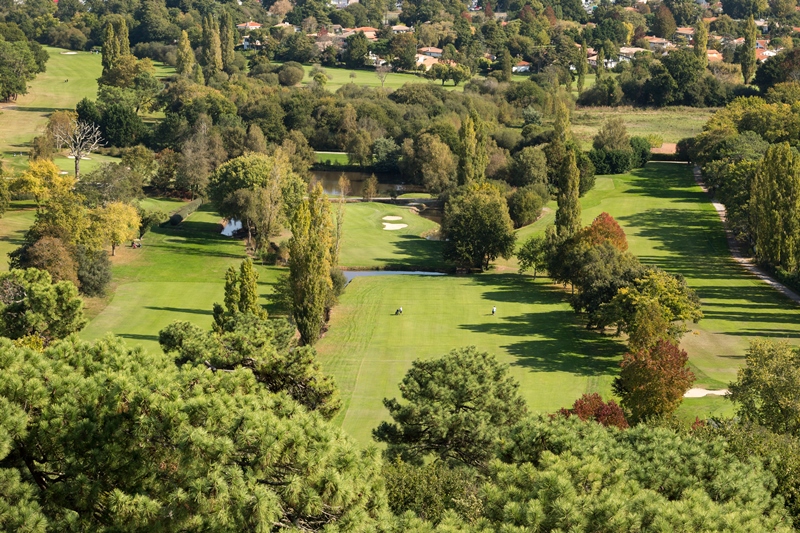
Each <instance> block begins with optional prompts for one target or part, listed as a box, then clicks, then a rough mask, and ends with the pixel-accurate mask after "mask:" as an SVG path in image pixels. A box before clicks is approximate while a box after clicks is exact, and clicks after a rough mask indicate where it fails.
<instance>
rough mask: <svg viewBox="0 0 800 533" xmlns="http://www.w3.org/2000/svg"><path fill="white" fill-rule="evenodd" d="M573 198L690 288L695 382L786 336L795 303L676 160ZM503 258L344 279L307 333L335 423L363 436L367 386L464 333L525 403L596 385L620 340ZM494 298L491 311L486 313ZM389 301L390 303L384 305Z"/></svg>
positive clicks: (381, 414)
mask: <svg viewBox="0 0 800 533" xmlns="http://www.w3.org/2000/svg"><path fill="white" fill-rule="evenodd" d="M582 205H583V219H584V223H585V224H588V223H590V222H591V220H592V219H593V218H594V217H595V216H597V215H598V214H600V213H601V212H603V211H607V212H609V213H611V214H612V215H613V216H614V217H615V218H616V219H617V220H618V221H619V223H620V224H621V225H622V227H623V228H624V229H625V232H626V233H627V235H628V240H629V243H630V250H631V251H632V252H633V253H634V254H636V255H637V256H639V258H640V259H641V260H642V261H644V262H646V263H648V264H653V265H658V266H660V267H662V268H664V269H666V270H668V271H670V272H673V273H680V274H683V275H684V276H685V277H686V278H687V281H688V283H689V285H690V286H692V287H693V288H694V289H695V290H697V292H698V295H699V296H700V298H701V300H702V302H703V310H704V313H705V315H706V318H705V319H703V320H702V321H700V323H698V324H690V325H689V326H690V332H689V333H688V334H687V335H686V337H685V338H684V340H683V344H682V347H683V348H684V349H685V350H686V351H687V352H688V353H689V356H690V366H691V368H692V370H693V371H694V372H695V374H696V376H697V382H696V384H695V386H699V387H706V388H724V387H726V386H727V384H728V383H729V382H730V381H732V380H734V379H735V378H736V371H737V369H738V368H739V366H740V365H741V364H742V362H743V355H744V353H745V351H746V349H747V345H748V342H749V339H751V338H754V337H759V336H769V337H780V338H788V339H791V340H792V341H793V342H797V341H798V339H800V308H798V306H796V305H794V304H792V303H791V302H790V301H788V300H787V299H786V298H784V297H783V296H781V295H780V294H779V293H778V292H776V291H774V290H772V289H771V288H769V287H768V286H767V285H766V284H764V283H763V282H760V281H758V280H756V279H754V278H752V277H751V276H749V275H748V274H747V273H746V272H745V271H743V270H742V269H741V268H740V267H739V266H738V265H737V264H736V263H734V262H733V261H732V260H731V258H730V255H729V253H728V248H727V243H726V241H725V237H724V233H723V231H722V224H721V222H720V221H719V218H718V217H717V214H716V212H715V211H714V209H713V207H712V206H711V204H710V203H709V201H708V198H707V197H706V195H705V194H704V193H703V192H702V190H701V189H700V188H699V187H698V186H697V185H696V184H695V183H694V180H693V178H692V174H691V172H690V170H689V167H687V166H685V165H676V164H669V163H651V164H649V165H648V166H647V168H646V169H642V170H638V171H635V172H633V173H632V174H629V175H622V176H613V177H600V178H598V182H597V187H596V188H595V189H594V190H593V191H591V192H590V193H589V194H587V195H586V197H585V198H583V199H582ZM554 207H555V206H554V205H553V206H551V208H554ZM553 218H554V212H553V211H551V212H549V213H548V214H546V215H545V216H544V217H543V218H542V219H541V220H539V221H538V222H537V223H535V224H533V225H532V226H529V227H527V228H523V229H522V230H520V231H519V232H518V234H519V237H520V240H522V239H524V238H526V237H527V236H529V235H532V234H536V233H541V232H543V231H544V228H545V227H546V226H547V225H549V224H552V223H553ZM513 266H515V262H514V261H513V260H512V261H508V262H502V263H501V265H500V267H501V268H499V269H498V270H497V271H496V272H494V273H489V274H483V275H479V276H473V277H447V278H417V277H414V276H402V277H391V276H387V277H376V278H361V279H356V280H355V281H354V282H353V283H352V285H351V286H349V287H348V289H347V290H346V292H345V294H344V296H343V298H342V301H341V304H340V305H339V306H338V307H337V308H336V309H335V310H334V312H333V315H332V319H331V327H330V330H329V331H328V334H327V336H326V337H325V338H324V339H323V340H322V341H321V342H320V344H319V345H318V349H319V351H320V354H321V357H322V360H323V364H324V366H325V369H326V371H328V372H329V373H331V374H332V375H334V376H335V377H336V379H337V382H338V383H339V386H340V388H341V389H342V394H343V398H344V400H345V406H346V409H345V410H344V412H343V413H342V414H341V415H340V416H339V421H340V422H341V423H342V424H343V426H344V427H345V428H346V429H347V430H348V431H349V432H351V433H353V434H354V435H356V436H357V437H358V438H359V439H361V440H362V442H366V440H367V439H368V438H369V431H370V429H371V428H373V427H375V426H376V425H377V424H378V423H379V422H380V421H381V420H383V419H385V416H386V412H385V410H384V409H383V406H382V404H381V399H382V398H383V397H392V396H396V395H397V394H398V389H397V383H398V382H399V381H400V380H401V379H402V376H403V374H404V373H405V371H406V370H407V368H408V367H409V365H410V363H411V361H412V360H413V359H415V358H417V357H433V356H437V355H441V354H443V353H445V352H447V351H448V350H449V349H451V348H453V347H457V346H464V345H469V344H474V345H476V346H478V347H479V348H481V349H485V350H487V351H490V352H491V353H494V354H495V355H497V356H498V357H499V358H500V359H501V360H504V361H506V362H509V363H510V364H511V365H512V373H513V374H514V375H515V376H516V377H517V378H518V379H519V380H520V382H521V385H522V391H523V394H524V396H525V397H526V399H527V401H528V403H529V406H530V408H531V409H532V410H534V411H552V410H555V409H557V408H559V407H562V406H565V405H569V404H570V403H572V401H573V400H574V399H575V398H577V397H578V396H580V394H582V393H583V392H590V391H599V392H601V393H603V394H604V395H607V394H608V393H609V392H610V382H611V380H612V379H613V376H614V375H615V374H616V372H617V364H618V357H619V356H620V355H621V353H622V352H623V351H624V347H623V345H622V344H621V343H620V342H619V340H617V339H615V338H613V337H610V336H602V335H599V334H596V333H593V332H587V331H586V330H585V329H584V328H582V327H581V326H580V322H579V320H578V319H577V317H576V316H575V315H574V314H573V313H572V311H571V309H570V308H569V306H568V305H567V303H566V301H565V295H566V294H565V292H564V291H562V290H560V289H557V288H554V287H552V286H551V285H549V284H547V283H546V282H545V281H542V280H539V281H537V282H535V283H533V282H531V281H530V278H521V277H519V276H517V275H516V274H510V273H501V272H502V270H503V267H513ZM494 302H497V306H498V311H499V313H498V316H497V317H492V316H491V314H489V313H488V311H489V309H490V308H491V305H493V303H494ZM399 306H403V310H404V314H403V315H402V316H400V317H395V316H393V315H392V312H393V311H394V309H396V308H397V307H399ZM731 407H732V406H731V404H730V403H728V402H727V401H726V400H724V399H722V398H718V397H713V398H698V399H690V400H686V401H685V402H684V405H683V406H682V407H681V409H680V411H679V413H678V415H679V416H680V417H681V418H682V419H684V420H687V421H691V420H694V417H695V416H700V417H701V418H704V417H708V416H726V415H730V414H731V413H732V408H731Z"/></svg>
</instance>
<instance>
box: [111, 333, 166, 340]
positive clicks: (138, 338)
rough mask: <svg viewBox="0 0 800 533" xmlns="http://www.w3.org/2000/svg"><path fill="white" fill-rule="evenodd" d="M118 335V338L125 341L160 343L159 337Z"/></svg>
mask: <svg viewBox="0 0 800 533" xmlns="http://www.w3.org/2000/svg"><path fill="white" fill-rule="evenodd" d="M116 335H117V337H122V338H123V339H131V340H137V341H155V342H158V335H139V334H136V333H117V334H116Z"/></svg>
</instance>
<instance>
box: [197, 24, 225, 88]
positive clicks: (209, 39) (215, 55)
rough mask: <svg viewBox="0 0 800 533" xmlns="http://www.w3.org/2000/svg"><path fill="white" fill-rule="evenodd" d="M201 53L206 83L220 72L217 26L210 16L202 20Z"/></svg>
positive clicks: (219, 45)
mask: <svg viewBox="0 0 800 533" xmlns="http://www.w3.org/2000/svg"><path fill="white" fill-rule="evenodd" d="M202 47H203V52H202V54H201V56H200V58H201V63H202V64H203V72H204V74H205V76H206V81H208V80H209V79H210V78H212V77H213V76H214V74H216V73H217V72H220V71H221V70H222V46H221V44H220V40H219V26H218V25H217V21H216V20H215V19H214V17H212V16H211V15H206V17H205V18H204V19H203V42H202Z"/></svg>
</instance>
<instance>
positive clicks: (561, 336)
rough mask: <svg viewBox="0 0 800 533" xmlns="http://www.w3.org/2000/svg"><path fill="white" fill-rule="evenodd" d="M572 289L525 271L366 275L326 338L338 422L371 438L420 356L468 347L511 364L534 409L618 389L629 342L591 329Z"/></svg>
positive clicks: (324, 355)
mask: <svg viewBox="0 0 800 533" xmlns="http://www.w3.org/2000/svg"><path fill="white" fill-rule="evenodd" d="M564 296H565V295H564V293H563V292H562V291H560V290H558V289H556V288H554V287H552V286H551V285H549V284H547V283H545V282H543V281H541V280H540V281H536V282H534V281H532V280H531V279H530V278H529V277H525V276H519V275H517V274H483V275H480V276H464V277H461V276H458V277H456V276H448V277H423V276H385V277H367V278H356V279H355V280H354V281H353V282H352V283H351V284H350V285H349V286H348V288H347V290H346V291H345V293H344V295H343V296H342V299H341V302H340V304H339V305H338V306H337V307H336V308H334V310H333V315H332V317H331V323H330V329H329V331H328V333H327V335H326V336H325V338H324V339H322V340H321V341H320V342H319V343H318V345H317V349H318V352H319V356H320V361H321V362H322V364H323V367H324V370H325V372H326V373H329V374H331V375H332V376H334V377H335V379H336V382H337V384H338V386H339V388H340V389H341V392H342V398H343V400H344V408H343V410H342V412H341V413H340V415H339V416H338V418H337V421H338V422H340V423H341V424H342V425H343V427H344V429H345V430H346V431H347V432H348V433H350V434H352V435H353V436H355V437H356V438H357V439H358V440H359V441H361V442H362V443H366V442H368V441H369V440H370V431H371V430H372V428H374V427H376V426H377V425H378V424H379V423H380V421H381V420H384V419H386V418H387V417H388V415H387V413H386V410H385V409H384V407H383V404H382V399H383V398H384V397H395V396H399V390H398V388H397V384H398V383H399V381H400V380H401V379H402V377H403V375H404V374H405V372H406V371H407V370H408V368H409V367H410V366H411V362H412V361H413V360H414V359H417V358H423V359H427V358H432V357H438V356H441V355H443V354H445V353H447V352H448V351H450V350H451V349H453V348H456V347H460V346H467V345H474V346H477V347H478V348H479V349H481V350H486V351H488V352H490V353H492V354H495V355H496V356H497V357H498V359H500V360H501V361H503V362H506V363H508V364H510V365H511V373H512V375H513V376H514V377H515V378H516V379H517V380H519V381H520V383H521V385H522V386H521V389H520V390H521V392H522V394H523V396H524V397H525V399H526V400H527V402H528V405H529V407H530V409H531V410H533V411H546V412H549V411H554V410H557V409H558V408H560V407H563V406H567V405H570V404H572V402H573V401H574V400H575V398H577V397H579V396H580V395H581V394H583V393H584V392H590V391H599V392H601V393H602V394H603V395H605V396H608V395H609V394H610V391H611V380H612V379H613V377H614V375H616V373H617V370H618V366H617V365H618V360H619V356H620V354H621V353H622V350H623V346H622V344H621V343H620V342H618V341H617V340H615V339H613V338H611V337H606V336H601V335H597V334H595V333H592V332H589V331H587V330H586V329H585V328H583V327H581V325H580V324H578V322H577V321H576V319H575V316H574V314H573V313H572V310H571V309H570V308H569V306H568V305H567V304H566V302H565V300H564ZM493 305H496V306H497V310H498V312H497V315H495V316H492V314H491V309H492V306H493ZM399 306H402V307H403V314H402V315H400V316H395V315H394V310H395V309H396V308H397V307H399Z"/></svg>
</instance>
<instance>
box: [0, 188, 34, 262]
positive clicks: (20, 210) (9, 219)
mask: <svg viewBox="0 0 800 533" xmlns="http://www.w3.org/2000/svg"><path fill="white" fill-rule="evenodd" d="M35 216H36V205H35V204H34V203H33V202H12V203H11V208H10V209H9V210H7V211H6V213H5V215H3V217H2V218H0V271H5V270H8V254H9V253H10V252H13V251H14V250H16V249H17V248H19V246H20V245H21V244H22V242H23V239H24V237H25V233H26V232H27V231H28V228H30V227H31V224H33V220H34V217H35Z"/></svg>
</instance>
